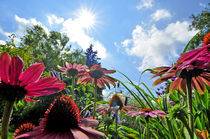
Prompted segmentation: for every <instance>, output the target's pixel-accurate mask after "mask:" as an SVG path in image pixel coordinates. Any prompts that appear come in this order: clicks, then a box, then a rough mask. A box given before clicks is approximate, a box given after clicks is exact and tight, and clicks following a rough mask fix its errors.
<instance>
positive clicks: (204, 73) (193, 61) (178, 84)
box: [152, 45, 210, 94]
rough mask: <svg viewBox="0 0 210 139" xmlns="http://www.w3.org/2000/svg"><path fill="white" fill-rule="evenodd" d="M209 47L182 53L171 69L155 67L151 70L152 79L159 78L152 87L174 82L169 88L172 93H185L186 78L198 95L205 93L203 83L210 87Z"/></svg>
mask: <svg viewBox="0 0 210 139" xmlns="http://www.w3.org/2000/svg"><path fill="white" fill-rule="evenodd" d="M209 49H210V45H205V46H201V47H199V48H197V49H195V50H192V51H190V52H187V53H183V54H182V55H181V57H180V58H179V59H178V60H177V63H176V64H175V65H174V66H173V67H157V68H154V69H153V72H152V73H153V74H155V75H154V76H153V77H157V76H161V75H164V74H165V75H164V76H162V77H160V78H159V79H157V80H156V81H155V82H154V83H153V85H158V84H160V83H162V82H164V81H167V80H168V79H173V78H175V80H174V81H173V82H172V83H171V85H170V87H169V92H170V93H172V92H174V91H175V89H178V90H179V91H184V92H186V78H187V76H188V77H190V78H192V86H193V87H194V88H195V89H196V90H197V91H198V93H200V94H204V92H205V91H206V86H205V83H206V84H207V85H208V86H210V81H209V80H210V79H209V76H210V74H209V70H210V64H209V63H210V53H209Z"/></svg>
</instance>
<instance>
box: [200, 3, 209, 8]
mask: <svg viewBox="0 0 210 139" xmlns="http://www.w3.org/2000/svg"><path fill="white" fill-rule="evenodd" d="M199 5H200V6H201V7H204V8H206V7H207V6H206V5H205V4H204V3H201V2H200V3H199Z"/></svg>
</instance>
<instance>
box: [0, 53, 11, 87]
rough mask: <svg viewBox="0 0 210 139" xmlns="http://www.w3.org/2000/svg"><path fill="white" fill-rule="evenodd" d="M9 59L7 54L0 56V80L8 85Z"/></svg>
mask: <svg viewBox="0 0 210 139" xmlns="http://www.w3.org/2000/svg"><path fill="white" fill-rule="evenodd" d="M10 62H11V58H10V55H9V54H8V53H7V52H4V53H3V54H1V56H0V78H1V80H2V81H3V82H4V83H6V84H7V83H9V67H10Z"/></svg>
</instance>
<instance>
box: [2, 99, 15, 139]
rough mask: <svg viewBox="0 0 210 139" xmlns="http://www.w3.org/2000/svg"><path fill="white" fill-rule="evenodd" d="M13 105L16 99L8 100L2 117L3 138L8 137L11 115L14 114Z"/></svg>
mask: <svg viewBox="0 0 210 139" xmlns="http://www.w3.org/2000/svg"><path fill="white" fill-rule="evenodd" d="M13 105H14V101H6V104H5V107H4V113H3V117H2V127H1V128H2V130H1V139H7V138H8V127H9V122H10V117H11V115H12V110H13Z"/></svg>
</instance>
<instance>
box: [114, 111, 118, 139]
mask: <svg viewBox="0 0 210 139" xmlns="http://www.w3.org/2000/svg"><path fill="white" fill-rule="evenodd" d="M115 114H116V115H115V117H116V119H115V132H116V139H118V131H117V128H118V118H117V117H118V110H117V112H115Z"/></svg>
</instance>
